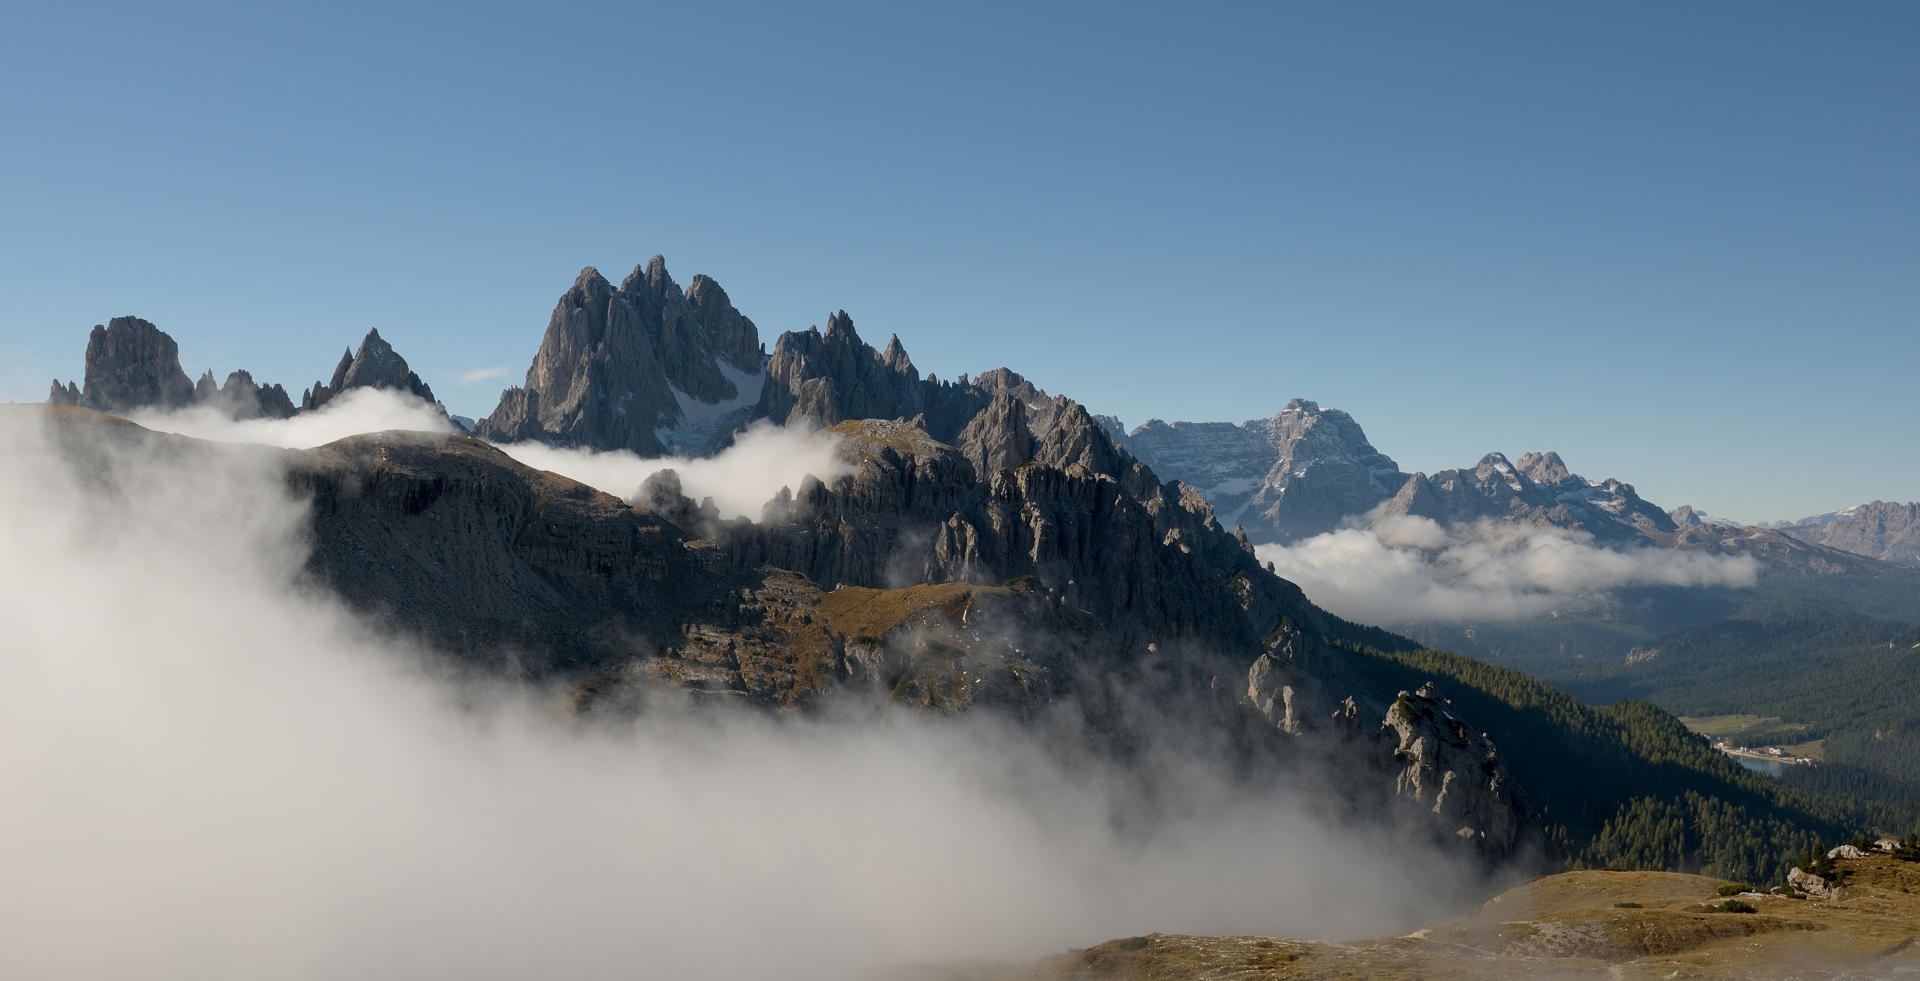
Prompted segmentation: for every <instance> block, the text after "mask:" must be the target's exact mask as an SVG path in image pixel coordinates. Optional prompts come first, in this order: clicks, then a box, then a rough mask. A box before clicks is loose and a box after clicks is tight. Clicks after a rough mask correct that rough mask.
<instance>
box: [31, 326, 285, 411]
mask: <svg viewBox="0 0 1920 981" xmlns="http://www.w3.org/2000/svg"><path fill="white" fill-rule="evenodd" d="M47 401H48V402H51V403H53V404H55V405H72V406H80V407H84V408H89V409H93V410H95V411H97V412H108V413H126V412H134V411H137V410H140V409H161V410H166V409H181V408H186V407H188V406H190V405H207V406H211V407H213V408H216V409H218V410H220V411H222V412H225V413H227V414H229V415H231V416H233V417H234V418H235V419H258V418H272V419H284V418H286V417H288V416H291V415H293V413H294V408H293V400H292V399H290V398H288V397H287V391H286V389H284V388H281V387H280V386H279V385H268V386H266V387H264V388H263V387H261V386H260V385H258V384H256V383H255V382H254V380H253V376H252V375H251V374H248V373H247V372H245V371H236V372H233V373H232V374H230V375H228V376H227V383H226V384H225V385H224V386H222V385H216V384H214V381H213V372H212V371H208V372H207V373H206V375H205V376H203V377H202V378H201V379H200V382H199V384H198V385H196V384H194V383H193V382H190V381H188V380H187V373H186V372H185V371H182V370H181V369H180V346H179V345H178V344H176V343H174V340H173V338H172V337H171V336H170V335H168V334H167V332H166V331H163V330H161V329H160V328H158V327H155V326H154V325H153V324H151V323H149V322H147V321H145V320H142V319H140V318H139V317H115V318H113V319H112V320H111V321H109V322H108V323H107V324H106V325H105V326H96V327H95V328H93V333H92V334H91V335H90V336H89V337H88V338H87V360H86V388H85V389H82V388H81V387H80V386H78V385H75V384H74V383H72V382H68V383H67V384H66V385H64V386H63V385H61V384H60V382H59V381H58V380H57V379H56V380H55V381H54V383H53V389H52V391H51V392H50V393H49V394H48V396H47Z"/></svg>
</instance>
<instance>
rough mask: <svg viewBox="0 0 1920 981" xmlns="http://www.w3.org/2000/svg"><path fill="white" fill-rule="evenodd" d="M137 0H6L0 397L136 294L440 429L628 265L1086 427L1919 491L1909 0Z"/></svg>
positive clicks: (778, 323)
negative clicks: (1002, 382) (1141, 1)
mask: <svg viewBox="0 0 1920 981" xmlns="http://www.w3.org/2000/svg"><path fill="white" fill-rule="evenodd" d="M165 6H166V9H162V8H161V6H160V5H151V4H138V5H135V4H128V5H97V4H84V3H60V4H39V3H26V2H21V3H13V4H9V5H8V6H7V8H6V10H5V12H4V13H3V14H0V398H10V399H17V400H22V401H25V400H35V401H37V400H39V399H42V398H44V397H45V392H46V388H47V383H48V381H49V380H50V379H51V378H52V377H53V376H55V375H58V376H60V377H61V378H77V377H78V376H79V374H80V358H81V353H82V351H83V349H84V345H85V338H86V333H87V330H88V329H89V328H90V327H91V326H92V325H93V324H96V323H102V322H104V321H105V320H107V319H108V318H109V317H112V316H116V315H122V314H136V315H139V316H143V317H146V318H148V319H150V320H152V321H154V322H156V323H158V324H159V325H160V326H161V327H162V328H163V329H165V330H167V331H168V332H170V333H171V334H173V336H174V337H175V338H176V339H178V340H179V342H180V347H181V353H182V360H183V361H184V362H185V366H186V368H187V370H188V372H189V373H190V374H194V375H198V374H199V373H200V371H202V370H203V369H205V368H209V367H211V368H214V369H215V370H216V373H218V374H220V375H221V376H222V377H224V375H225V372H226V371H228V370H230V369H232V368H237V367H245V368H248V369H251V370H252V371H253V372H254V374H255V376H256V377H259V378H261V379H263V380H267V381H280V382H282V383H284V384H286V385H287V387H288V388H289V389H292V390H293V391H295V393H296V397H297V392H298V390H299V389H300V388H302V387H304V386H306V385H309V384H311V383H312V382H313V380H314V379H315V378H317V377H322V376H324V375H326V374H327V373H328V372H329V371H330V370H331V368H332V365H333V362H334V361H335V360H336V359H337V358H338V357H339V354H340V351H341V350H342V349H343V348H344V347H345V346H347V345H348V344H350V343H355V342H357V341H358V339H359V338H360V336H361V335H363V334H364V333H365V332H366V330H367V328H369V327H378V328H379V329H380V331H381V333H382V335H384V336H386V337H387V338H388V339H389V340H391V341H392V342H393V343H394V345H395V346H396V347H397V348H398V349H399V351H400V352H401V353H402V354H403V355H405V356H406V357H407V359H408V360H409V361H410V362H411V363H412V364H413V365H414V367H415V369H416V370H418V371H419V372H420V373H421V375H422V376H423V377H425V378H426V380H427V381H428V382H429V383H431V384H432V385H433V387H434V390H435V392H436V393H437V394H439V395H440V396H441V397H442V398H443V399H444V400H445V401H446V402H447V404H448V405H449V406H450V407H451V408H452V409H453V410H454V411H455V412H458V413H462V414H466V415H483V414H485V413H486V412H488V411H490V410H491V408H492V406H493V404H494V401H495V400H496V398H497V396H498V393H499V390H500V388H501V387H502V386H503V385H504V384H507V383H509V382H516V381H518V380H519V378H520V377H521V375H522V374H523V373H524V372H525V370H526V366H527V363H528V361H529V360H530V359H531V357H532V355H533V352H534V350H535V348H536V347H537V346H538V344H539V339H540V334H541V331H542V330H543V329H544V327H545V325H546V319H547V315H548V313H549V311H550V310H551V309H552V306H553V303H554V301H555V299H556V298H557V297H558V296H559V294H560V293H561V292H563V291H564V290H565V289H566V287H567V286H568V285H569V284H570V283H571V281H572V279H573V277H574V275H575V274H577V273H578V271H579V269H580V267H581V266H583V265H594V266H597V267H599V268H600V269H601V271H602V272H604V273H606V274H607V276H608V277H609V278H610V279H613V280H615V281H618V280H619V278H620V277H621V276H623V275H624V274H625V273H626V272H627V271H628V270H630V269H631V268H632V267H633V266H634V265H636V264H639V263H642V262H645V261H646V259H647V258H648V257H649V256H651V255H653V254H654V253H656V252H659V253H664V254H665V255H666V257H667V260H668V267H669V269H671V270H672V271H673V273H674V275H675V277H676V278H677V279H678V280H679V281H680V282H681V283H682V284H683V285H684V284H685V283H686V282H687V280H688V279H690V278H691V277H692V275H693V274H694V273H697V272H705V273H707V274H709V275H711V276H713V277H714V278H715V279H717V280H719V281H720V283H721V284H722V285H723V286H725V287H726V288H727V290H728V292H729V293H730V294H731V295H732V296H733V297H734V300H735V302H736V304H737V305H738V306H740V308H741V309H742V310H744V311H745V312H746V313H747V314H748V315H749V316H751V317H752V318H753V319H754V320H755V322H756V323H757V324H758V325H759V326H760V329H761V332H762V336H763V337H765V338H767V339H768V340H769V341H771V339H772V338H773V337H774V336H775V335H777V334H778V333H779V332H780V331H782V330H791V329H804V328H805V327H806V326H807V325H809V324H815V323H824V322H825V317H826V314H827V313H828V312H829V311H831V310H835V309H840V308H845V309H846V310H847V311H848V312H850V313H851V314H852V315H853V318H854V320H855V323H856V324H857V326H858V327H859V329H860V330H861V332H862V334H864V335H865V336H867V337H868V338H870V339H872V340H874V341H876V342H884V340H885V338H886V336H887V334H889V333H898V334H899V335H900V336H901V339H902V340H903V342H904V343H905V344H906V346H907V350H908V351H909V353H910V354H912V356H913V358H914V361H915V363H916V364H918V365H919V366H920V368H921V369H922V370H923V371H933V372H936V373H938V374H940V375H941V376H943V377H950V376H952V375H954V374H958V373H960V372H969V373H971V372H978V371H981V370H984V369H987V368H991V367H995V366H999V365H1003V364H1004V365H1007V366H1010V367H1013V368H1014V369H1016V370H1018V371H1021V372H1023V373H1024V374H1026V375H1027V376H1029V377H1031V378H1033V379H1034V380H1035V381H1036V383H1038V384H1040V385H1041V386H1042V387H1044V388H1046V389H1048V390H1049V391H1053V392H1061V393H1065V394H1068V395H1071V396H1073V397H1074V398H1077V399H1079V400H1081V401H1082V402H1084V403H1086V404H1087V405H1088V406H1090V407H1091V408H1093V409H1094V410H1095V411H1100V412H1110V413H1114V414H1117V415H1119V416H1120V417H1121V418H1122V419H1124V420H1125V421H1126V422H1127V423H1128V424H1129V425H1133V424H1137V423H1139V422H1142V421H1145V420H1146V419H1147V418H1148V417H1150V416H1158V417H1161V418H1165V419H1188V420H1203V419H1204V420H1213V419H1226V420H1234V421H1238V420H1244V419H1249V418H1254V417H1263V416H1267V415H1271V414H1272V413H1273V412H1275V411H1277V410H1278V409H1279V408H1280V406H1281V405H1283V404H1284V403H1285V402H1286V400H1287V399H1288V398H1290V397H1293V396H1304V397H1308V398H1312V399H1315V400H1317V401H1319V402H1321V403H1322V404H1323V405H1332V406H1338V407H1340V408H1344V409H1347V410H1348V411H1350V412H1352V413H1353V414H1354V415H1355V416H1356V417H1357V418H1358V419H1359V420H1360V422H1361V423H1362V425H1364V426H1365V427H1366V429H1367V432H1368V434H1369V435H1370V436H1371V437H1372V438H1373V441H1374V443H1375V444H1376V445H1377V446H1379V447H1380V448H1381V449H1382V450H1383V451H1385V452H1387V453H1388V454H1390V455H1392V456H1393V457H1394V458H1395V459H1397V460H1398V461H1399V462H1400V463H1401V465H1402V466H1404V467H1406V468H1408V469H1419V470H1424V471H1429V472H1431V471H1433V470H1438V469H1444V468H1447V467H1453V466H1466V465H1470V464H1471V463H1472V462H1473V461H1474V460H1476V459H1478V458H1479V457H1480V456H1481V455H1482V454H1484V453H1486V452H1488V451H1491V450H1500V451H1504V452H1506V453H1508V454H1509V455H1513V456H1517V455H1518V454H1519V453H1521V452H1524V451H1526V450H1531V449H1556V450H1559V451H1560V452H1561V453H1562V454H1563V455H1564V456H1565V457H1566V459H1567V461H1568V463H1569V464H1570V465H1571V466H1572V467H1573V468H1574V469H1575V470H1577V471H1579V472H1582V473H1584V474H1586V475H1587V476H1589V477H1594V478H1601V477H1607V476H1614V477H1619V478H1621V479H1623V480H1627V481H1629V482H1632V483H1634V484H1635V485H1636V486H1637V487H1638V488H1639V490H1640V491H1641V493H1642V494H1643V495H1645V496H1647V497H1648V498H1649V499H1651V500H1653V501H1655V502H1657V503H1659V504H1661V505H1663V506H1667V507H1673V506H1676V505H1679V504H1684V503H1690V504H1694V505H1696V506H1698V507H1701V508H1704V509H1706V510H1708V511H1710V512H1713V513H1717V514H1724V515H1727V516H1730V517H1735V518H1741V519H1745V520H1768V519H1778V518H1791V517H1799V516H1801V515H1804V514H1808V513H1811V512H1815V511H1821V510H1826V509H1830V508H1834V507H1840V506H1843V505H1847V504H1852V503H1857V502H1860V501H1865V500H1869V499H1873V498H1882V499H1897V500H1902V501H1906V500H1917V499H1920V452H1916V450H1920V435H1916V423H1920V411H1917V410H1920V385H1916V383H1915V382H1916V375H1917V374H1920V371H1917V370H1916V369H1917V368H1920V4H1915V3H1911V2H1902V3H1848V4H1808V3H1792V4H1778V5H1775V4H1765V3H1754V2H1740V3H1731V4H1673V3H1648V4H1632V3H1607V4H1542V3H1520V4H1512V5H1489V4H1481V5H1468V4H1366V3H1327V4H1312V5H1306V4H1291V5H1283V4H1258V5H1248V6H1224V5H1222V6H1211V7H1205V6H1200V5H1185V4H1155V5H1150V6H1149V5H1142V6H1133V7H1127V6H1123V5H1118V4H1089V5H1085V6H1078V7H1068V6H1046V5H1035V4H1019V5H1007V6H992V5H988V4H984V3H969V4H949V5H943V6H937V7H936V6H934V5H928V4H889V5H874V6H871V7H855V6H838V5H822V4H818V3H812V2H805V3H782V4H768V5H738V6H729V5H723V4H700V5H687V6H666V5H663V6H657V7H649V6H642V5H638V4H621V5H608V6H563V5H561V4H552V3H549V4H524V5H515V6H513V7H490V6H488V5H484V4H447V5H444V6H435V7H426V6H406V5H402V4H393V3H381V4H368V5H364V6H357V5H354V4H347V3H329V4H324V5H312V6H310V7H308V8H307V9H304V10H297V9H283V7H288V6H290V5H276V4H244V5H243V4H235V5H232V6H222V7H216V6H195V5H191V4H170V5H165ZM487 369H497V370H499V371H500V374H499V375H498V376H496V377H491V378H482V379H478V380H474V381H466V382H463V381H462V380H461V379H462V378H463V377H465V376H468V375H470V374H473V373H484V372H485V371H486V370H487Z"/></svg>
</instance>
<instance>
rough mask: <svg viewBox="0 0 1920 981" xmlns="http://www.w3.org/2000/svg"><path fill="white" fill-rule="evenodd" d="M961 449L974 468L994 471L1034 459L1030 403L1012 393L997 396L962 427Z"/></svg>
mask: <svg viewBox="0 0 1920 981" xmlns="http://www.w3.org/2000/svg"><path fill="white" fill-rule="evenodd" d="M957 445H958V447H959V449H960V452H961V453H962V454H963V455H964V456H966V458H967V462H969V463H971V464H973V472H974V473H976V474H981V475H991V474H995V473H999V472H1000V471H1002V470H1012V469H1013V468H1015V467H1017V466H1019V465H1021V464H1023V463H1025V462H1027V461H1028V460H1031V459H1033V455H1034V450H1035V445H1034V441H1033V431H1032V430H1031V429H1029V428H1028V427H1027V407H1026V404H1025V403H1024V402H1021V401H1020V400H1019V399H1017V398H1015V397H1013V395H1012V394H1011V393H1006V392H1002V393H1001V394H999V395H996V396H994V398H993V401H992V402H990V403H988V404H987V407H986V408H985V409H984V410H982V411H981V412H980V414H979V415H977V416H974V417H973V419H972V421H970V422H968V423H967V426H966V428H965V429H963V430H961V431H960V438H959V440H958V441H957Z"/></svg>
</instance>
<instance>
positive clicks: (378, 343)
mask: <svg viewBox="0 0 1920 981" xmlns="http://www.w3.org/2000/svg"><path fill="white" fill-rule="evenodd" d="M350 388H384V389H389V390H392V391H397V392H406V393H408V394H410V395H413V396H416V397H418V398H420V399H422V400H424V401H426V402H428V403H431V404H438V403H437V400H436V399H435V398H434V397H433V389H431V388H429V387H427V383H426V382H423V381H421V380H420V376H419V375H417V374H414V373H413V371H412V370H411V369H409V368H408V367H407V359H406V358H403V357H401V356H400V353H399V352H398V351H395V350H394V349H393V345H392V344H389V343H387V341H386V338H383V337H381V336H380V330H379V328H374V329H372V330H369V331H367V336H366V337H365V338H363V339H362V340H361V341H360V350H359V352H358V353H355V352H353V351H348V352H347V353H346V354H345V355H343V356H342V357H341V359H340V363H339V364H338V365H336V366H335V367H334V369H333V379H332V380H331V381H328V382H325V383H322V382H317V381H316V382H314V383H313V387H312V388H311V389H308V390H307V391H306V392H304V393H302V395H301V397H300V407H301V408H302V409H306V410H313V409H318V408H320V407H321V406H323V405H326V404H327V403H328V402H330V401H332V400H333V399H335V398H338V397H339V396H340V394H341V393H342V392H345V391H346V390H348V389H350Z"/></svg>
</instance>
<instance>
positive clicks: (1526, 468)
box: [1520, 450, 1573, 487]
mask: <svg viewBox="0 0 1920 981" xmlns="http://www.w3.org/2000/svg"><path fill="white" fill-rule="evenodd" d="M1520 472H1521V473H1524V474H1526V475H1527V476H1528V477H1529V478H1531V479H1532V480H1533V482H1534V483H1537V484H1545V485H1547V486H1549V487H1552V486H1554V485H1557V484H1562V483H1565V482H1566V481H1567V480H1568V479H1569V478H1571V477H1572V476H1573V471H1571V470H1568V469H1567V465H1566V463H1565V462H1564V461H1562V460H1561V459H1560V454H1558V453H1555V452H1553V451H1551V450H1549V451H1547V452H1545V453H1528V454H1525V455H1524V456H1522V457H1520Z"/></svg>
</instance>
